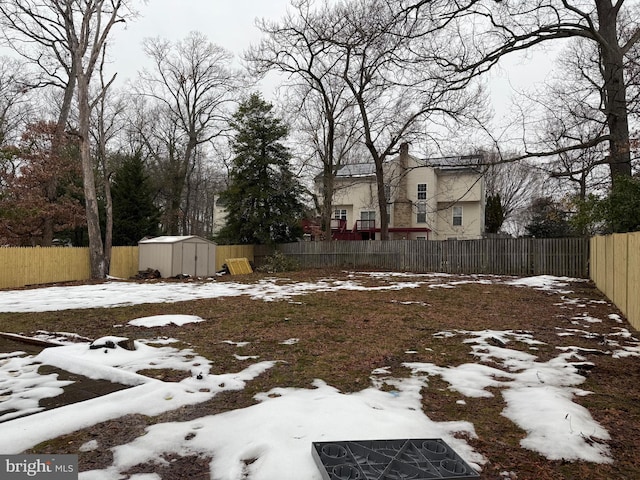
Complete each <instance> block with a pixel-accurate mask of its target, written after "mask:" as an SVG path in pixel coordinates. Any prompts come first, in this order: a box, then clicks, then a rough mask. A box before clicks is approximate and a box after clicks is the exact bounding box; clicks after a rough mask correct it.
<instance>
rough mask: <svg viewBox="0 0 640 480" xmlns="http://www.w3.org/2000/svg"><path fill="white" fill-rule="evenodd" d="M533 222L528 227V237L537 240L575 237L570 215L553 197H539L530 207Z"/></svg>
mask: <svg viewBox="0 0 640 480" xmlns="http://www.w3.org/2000/svg"><path fill="white" fill-rule="evenodd" d="M529 212H530V214H531V221H530V222H529V224H528V225H527V226H526V230H527V236H529V237H535V238H562V237H572V236H575V232H574V231H573V228H572V226H571V224H570V223H569V220H568V214H567V212H566V211H564V209H563V208H562V205H560V204H559V203H558V202H556V201H555V200H554V199H553V198H551V197H538V198H535V199H534V200H533V201H532V202H531V206H530V207H529Z"/></svg>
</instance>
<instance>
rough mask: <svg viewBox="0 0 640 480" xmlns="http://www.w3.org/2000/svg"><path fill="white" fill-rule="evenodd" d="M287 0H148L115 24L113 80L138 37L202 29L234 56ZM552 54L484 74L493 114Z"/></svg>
mask: <svg viewBox="0 0 640 480" xmlns="http://www.w3.org/2000/svg"><path fill="white" fill-rule="evenodd" d="M289 4H290V2H289V0H236V1H229V0H149V1H148V3H147V4H146V5H141V6H139V7H138V10H139V13H140V17H139V18H137V19H136V20H134V21H132V22H129V24H128V25H127V27H126V29H123V28H120V27H118V28H117V29H116V31H114V34H113V37H112V39H113V41H114V48H113V49H112V57H113V62H114V64H113V66H114V68H115V69H116V70H118V71H119V72H120V73H119V74H118V76H119V77H120V78H119V83H120V82H124V80H125V79H127V78H135V76H136V72H137V71H138V70H140V69H141V67H142V66H143V65H144V64H145V62H146V57H145V55H144V53H143V52H142V46H141V43H142V40H143V39H144V38H148V37H161V38H166V39H169V40H173V41H175V40H180V39H183V38H185V37H186V36H187V35H188V34H189V33H190V32H191V31H199V32H202V33H204V34H205V35H206V36H207V37H208V38H209V39H210V40H211V41H212V42H213V43H215V44H217V45H220V46H222V47H224V48H225V49H227V50H229V51H231V52H232V53H234V54H235V55H236V56H237V57H239V56H240V55H241V54H242V53H243V52H244V51H245V50H246V49H247V48H248V47H249V46H250V45H251V44H252V43H256V42H257V41H259V39H260V35H261V33H260V31H259V30H258V29H257V27H256V26H255V20H256V18H268V19H272V20H278V19H281V18H282V17H283V16H284V15H285V13H286V11H287V7H288V6H289ZM553 57H554V54H553V53H548V52H547V53H544V52H540V53H535V54H531V53H529V54H527V55H526V56H520V57H516V56H514V57H511V58H508V59H505V60H503V61H502V62H501V65H503V67H501V68H499V69H496V71H495V72H493V73H492V74H491V77H490V89H491V92H492V99H493V101H494V107H495V108H496V113H497V115H498V116H502V115H505V114H506V111H507V109H508V108H509V104H510V95H511V93H512V91H513V88H516V89H530V88H533V87H535V86H536V85H540V84H541V83H542V82H543V81H544V80H545V78H546V77H547V75H548V73H549V69H550V68H551V67H552V63H553ZM276 85H277V79H276V78H275V77H274V76H270V77H268V79H267V80H266V81H265V82H263V83H262V85H261V89H262V91H263V93H264V94H265V95H267V96H269V95H270V94H271V93H272V92H273V89H274V87H275V86H276Z"/></svg>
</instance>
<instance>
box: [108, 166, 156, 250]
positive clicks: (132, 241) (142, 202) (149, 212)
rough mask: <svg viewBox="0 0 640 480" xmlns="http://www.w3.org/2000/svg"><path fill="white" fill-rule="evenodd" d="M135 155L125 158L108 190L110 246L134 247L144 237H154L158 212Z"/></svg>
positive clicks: (145, 176) (147, 179) (142, 167)
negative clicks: (110, 216)
mask: <svg viewBox="0 0 640 480" xmlns="http://www.w3.org/2000/svg"><path fill="white" fill-rule="evenodd" d="M153 197H154V194H153V191H152V189H151V185H150V184H149V178H148V176H147V175H146V174H145V171H144V164H143V163H142V159H141V158H140V156H139V155H135V156H133V157H125V158H124V160H123V162H122V163H121V165H120V167H119V168H118V169H117V170H116V172H115V175H114V177H113V185H112V186H111V198H112V200H113V244H114V245H131V246H133V245H137V244H138V242H139V241H140V240H141V239H142V238H144V237H145V236H156V235H158V224H159V221H160V210H159V209H158V208H157V207H156V206H155V205H154V203H153Z"/></svg>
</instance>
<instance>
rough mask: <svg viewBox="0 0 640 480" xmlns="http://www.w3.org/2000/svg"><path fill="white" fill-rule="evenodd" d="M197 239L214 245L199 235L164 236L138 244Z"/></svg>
mask: <svg viewBox="0 0 640 480" xmlns="http://www.w3.org/2000/svg"><path fill="white" fill-rule="evenodd" d="M194 238H197V239H199V240H202V241H203V242H207V243H213V242H211V241H210V240H207V239H206V238H202V237H198V236H197V235H164V236H160V237H153V238H147V239H144V240H140V241H139V242H138V243H139V244H140V243H179V242H184V241H186V240H191V239H194Z"/></svg>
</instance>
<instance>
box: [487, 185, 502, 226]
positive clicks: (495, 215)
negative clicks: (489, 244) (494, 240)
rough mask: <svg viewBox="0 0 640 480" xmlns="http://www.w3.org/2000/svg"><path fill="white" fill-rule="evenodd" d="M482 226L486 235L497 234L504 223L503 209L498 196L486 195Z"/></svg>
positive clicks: (497, 194)
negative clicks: (483, 225)
mask: <svg viewBox="0 0 640 480" xmlns="http://www.w3.org/2000/svg"><path fill="white" fill-rule="evenodd" d="M484 217H485V220H484V224H485V229H486V231H487V233H498V232H499V231H500V227H502V224H503V223H504V209H503V208H502V201H501V200H500V194H499V193H496V194H495V195H488V196H487V202H486V204H485V211H484Z"/></svg>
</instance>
